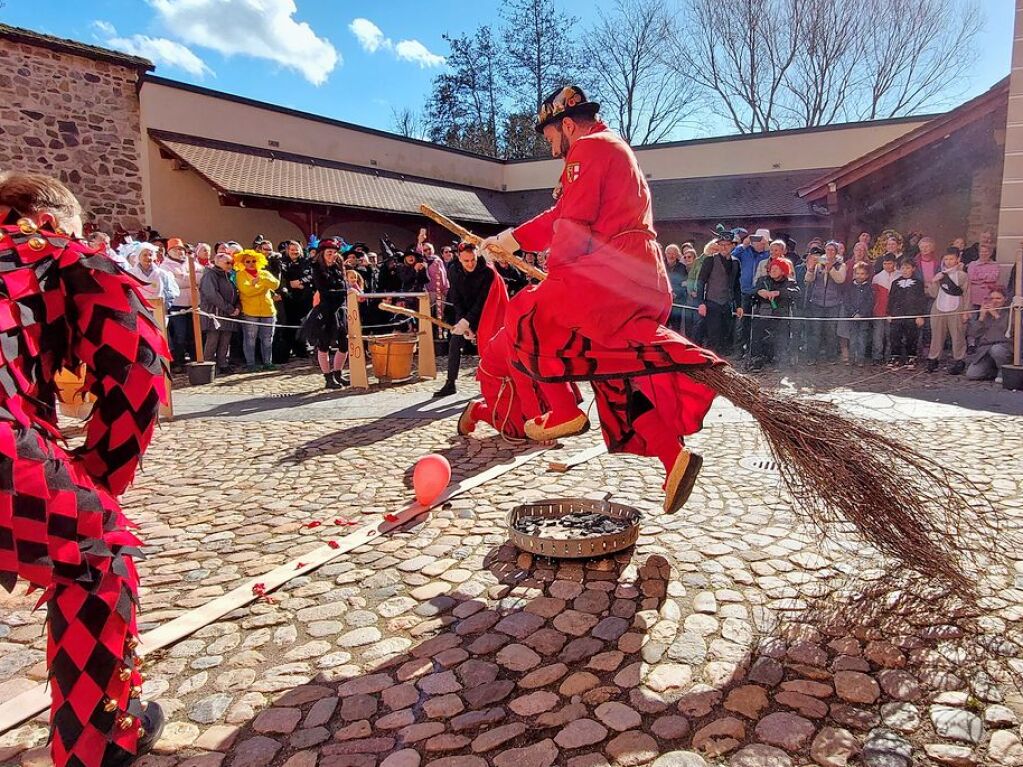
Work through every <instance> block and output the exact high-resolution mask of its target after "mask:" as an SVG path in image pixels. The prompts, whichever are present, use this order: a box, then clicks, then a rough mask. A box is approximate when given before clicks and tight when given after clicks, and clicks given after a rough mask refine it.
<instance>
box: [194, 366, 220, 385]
mask: <svg viewBox="0 0 1023 767" xmlns="http://www.w3.org/2000/svg"><path fill="white" fill-rule="evenodd" d="M187 370H188V383H190V384H191V385H192V386H202V385H203V384H210V383H213V380H214V379H215V378H216V377H217V363H215V362H189V363H188V365H187Z"/></svg>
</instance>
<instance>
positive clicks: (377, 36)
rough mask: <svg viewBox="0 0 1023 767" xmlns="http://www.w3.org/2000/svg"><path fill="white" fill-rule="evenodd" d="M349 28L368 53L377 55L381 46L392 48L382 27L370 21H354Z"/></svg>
mask: <svg viewBox="0 0 1023 767" xmlns="http://www.w3.org/2000/svg"><path fill="white" fill-rule="evenodd" d="M348 28H349V29H350V30H351V31H352V34H353V35H355V36H356V38H358V40H359V45H361V46H362V49H363V50H364V51H366V52H367V53H376V52H377V49H378V48H380V46H384V47H390V45H391V41H390V40H388V39H387V38H386V37H384V33H383V31H382V30H381V29H380V27H378V26H377V25H376V24H374V23H373V22H372V21H370V20H369V19H353V20H352V23H351V24H349V25H348Z"/></svg>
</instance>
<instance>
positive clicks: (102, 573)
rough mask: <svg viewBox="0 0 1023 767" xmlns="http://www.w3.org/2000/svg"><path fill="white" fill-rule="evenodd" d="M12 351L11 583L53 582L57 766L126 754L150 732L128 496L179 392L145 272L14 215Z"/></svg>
mask: <svg viewBox="0 0 1023 767" xmlns="http://www.w3.org/2000/svg"><path fill="white" fill-rule="evenodd" d="M12 221H13V223H12ZM0 354H2V360H0V584H2V585H3V586H4V587H5V588H6V589H7V590H8V591H11V590H13V588H14V585H15V583H16V581H17V579H18V578H19V577H20V578H23V579H24V580H25V581H26V582H27V583H28V584H29V586H30V589H31V588H39V589H43V593H42V596H41V598H40V600H39V604H40V605H41V604H43V603H46V606H47V650H46V659H47V663H48V666H49V684H50V689H51V694H52V706H51V710H50V721H51V752H52V757H53V762H54V764H55V765H57V767H63V766H64V765H71V766H73V767H100V766H101V765H104V766H105V765H111V764H127V763H128V762H130V761H131V760H132V758H133V755H134V754H136V753H137V748H138V745H139V739H140V738H141V737H145V736H146V734H147V733H146V731H145V729H144V727H143V726H142V725H143V717H144V708H143V705H142V703H141V701H140V700H139V694H140V692H141V685H142V680H143V677H142V675H141V672H140V660H139V658H138V656H137V655H136V653H135V647H136V646H137V644H138V640H137V638H136V637H137V634H138V632H137V629H136V625H135V610H136V605H137V598H138V575H137V573H136V570H135V565H134V562H133V559H134V557H135V556H137V555H138V554H139V550H138V546H139V545H140V542H139V539H138V538H136V537H135V535H134V534H132V533H131V532H130V531H129V528H130V527H131V526H132V525H131V523H130V522H129V521H128V519H127V518H125V516H124V515H123V514H122V512H121V509H120V507H119V505H118V503H117V500H116V499H117V497H118V496H119V495H120V494H121V493H122V492H124V490H125V489H126V488H127V487H128V485H129V484H130V483H131V481H132V478H133V476H134V474H135V470H136V468H137V467H138V463H139V459H140V457H141V455H142V453H143V452H144V451H145V449H146V447H147V445H148V444H149V440H150V437H151V436H152V431H153V426H154V424H155V423H156V419H157V416H158V411H159V406H160V402H161V400H163V399H164V398H165V397H166V393H165V386H164V377H163V376H164V359H165V358H166V357H167V348H166V345H165V343H164V340H163V337H162V335H161V334H160V331H159V330H158V328H157V326H156V325H155V324H154V321H153V318H152V316H151V315H150V313H149V310H148V308H147V305H146V303H145V301H144V300H143V299H142V297H141V294H140V293H139V287H138V283H137V282H136V281H135V280H134V279H132V278H131V277H129V276H128V275H126V274H125V273H124V272H122V271H120V270H119V269H118V268H117V267H116V266H115V265H114V263H113V262H112V261H111V260H110V259H108V258H107V257H106V256H105V255H100V254H96V253H92V252H91V251H90V250H89V249H88V248H87V247H86V246H84V245H83V244H81V243H80V242H78V241H76V240H74V239H72V238H70V237H69V236H67V235H65V234H63V233H60V232H58V231H55V230H53V229H50V228H45V227H44V228H41V229H40V228H37V226H36V224H35V223H34V222H33V221H32V220H31V219H28V218H20V219H19V218H17V214H16V213H13V212H12V214H11V216H10V218H8V221H7V223H6V224H5V225H3V226H0ZM81 365H84V366H85V369H86V371H87V372H86V380H85V388H86V389H87V390H88V391H89V392H90V393H91V394H92V395H94V396H95V398H96V403H95V406H94V409H93V412H92V416H91V418H90V419H89V422H88V426H87V429H86V437H85V443H84V444H83V445H82V446H81V447H79V448H77V449H75V450H69V449H67V448H66V447H65V446H64V444H63V442H62V438H61V435H60V433H59V432H58V430H57V418H56V411H55V408H54V402H55V393H56V387H55V384H54V376H55V374H56V373H58V372H59V371H60V370H61V369H62V368H68V369H71V370H75V369H78V368H79V367H80V366H81Z"/></svg>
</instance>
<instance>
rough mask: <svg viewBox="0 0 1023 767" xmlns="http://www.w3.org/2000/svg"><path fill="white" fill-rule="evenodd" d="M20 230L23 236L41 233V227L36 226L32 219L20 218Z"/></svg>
mask: <svg viewBox="0 0 1023 767" xmlns="http://www.w3.org/2000/svg"><path fill="white" fill-rule="evenodd" d="M18 229H20V230H21V233H22V234H35V233H36V232H38V231H39V227H38V226H36V222H35V221H33V220H32V219H30V218H19V219H18Z"/></svg>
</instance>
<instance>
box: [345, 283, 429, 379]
mask: <svg viewBox="0 0 1023 767" xmlns="http://www.w3.org/2000/svg"><path fill="white" fill-rule="evenodd" d="M360 298H386V299H388V300H391V299H395V298H415V299H418V301H419V313H420V314H425V315H426V316H427V317H429V316H430V296H429V295H428V294H427V293H362V294H359V293H356V292H354V291H351V292H349V293H348V305H347V307H346V310H347V312H348V369H349V371H350V372H349V375H350V376H351V382H352V388H354V389H368V388H369V372H368V370H367V368H366V338H365V336H363V334H362V319H361V318H360V317H359V299H360ZM417 335H418V344H419V351H418V355H417V358H416V368H417V372H418V375H419V377H420V378H436V377H437V356H436V352H435V351H434V347H433V323H431V322H430V321H429V320H427V319H423V318H422V317H420V318H419V330H418V333H417Z"/></svg>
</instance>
